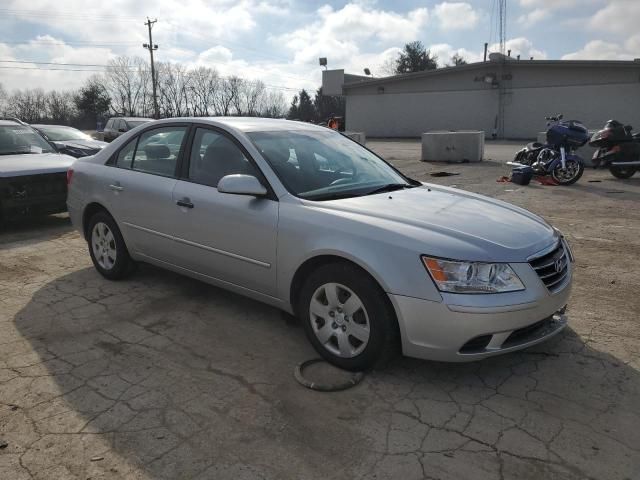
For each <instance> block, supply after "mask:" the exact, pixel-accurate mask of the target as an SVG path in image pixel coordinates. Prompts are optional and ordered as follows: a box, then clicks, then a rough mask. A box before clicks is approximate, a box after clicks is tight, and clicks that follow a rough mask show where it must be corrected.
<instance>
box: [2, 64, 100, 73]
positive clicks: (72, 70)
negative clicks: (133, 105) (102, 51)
mask: <svg viewBox="0 0 640 480" xmlns="http://www.w3.org/2000/svg"><path fill="white" fill-rule="evenodd" d="M0 68H2V69H5V70H50V71H56V70H57V71H60V72H102V73H104V70H95V69H90V68H87V69H84V68H82V69H81V68H47V67H43V68H39V67H34V68H31V67H8V66H4V65H0Z"/></svg>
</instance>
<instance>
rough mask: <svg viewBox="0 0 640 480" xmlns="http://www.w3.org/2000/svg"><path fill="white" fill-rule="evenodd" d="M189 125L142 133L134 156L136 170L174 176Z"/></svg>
mask: <svg viewBox="0 0 640 480" xmlns="http://www.w3.org/2000/svg"><path fill="white" fill-rule="evenodd" d="M186 132H187V127H165V128H157V129H154V130H149V131H147V132H145V133H143V134H142V135H140V137H139V140H138V146H137V148H136V150H135V154H134V156H133V166H132V168H133V169H134V170H138V171H140V172H147V173H153V174H156V175H162V176H165V177H172V176H174V174H175V171H176V164H177V162H178V154H179V153H180V149H181V147H182V141H183V139H184V136H185V134H186Z"/></svg>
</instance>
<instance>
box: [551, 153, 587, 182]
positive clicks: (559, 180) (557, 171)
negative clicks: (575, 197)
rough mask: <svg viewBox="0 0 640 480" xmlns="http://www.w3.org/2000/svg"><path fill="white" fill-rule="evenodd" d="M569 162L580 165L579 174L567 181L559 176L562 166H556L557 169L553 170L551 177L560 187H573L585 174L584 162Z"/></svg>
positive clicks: (568, 160)
mask: <svg viewBox="0 0 640 480" xmlns="http://www.w3.org/2000/svg"><path fill="white" fill-rule="evenodd" d="M566 161H567V162H576V163H577V165H578V171H577V173H576V174H575V175H574V176H573V177H571V178H569V179H566V178H564V177H562V176H560V175H559V172H560V170H561V169H562V167H561V165H560V164H558V166H556V168H554V169H553V171H552V172H551V177H552V178H553V179H554V180H555V181H556V182H557V183H558V184H559V185H565V186H566V185H573V184H574V183H576V182H577V181H578V180H580V177H582V174H583V173H584V163H583V162H579V161H577V160H570V159H567V160H566Z"/></svg>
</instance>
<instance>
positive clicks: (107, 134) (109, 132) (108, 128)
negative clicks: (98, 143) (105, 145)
mask: <svg viewBox="0 0 640 480" xmlns="http://www.w3.org/2000/svg"><path fill="white" fill-rule="evenodd" d="M114 123H115V120H114V119H113V118H110V119H109V120H108V121H107V124H106V125H105V127H104V130H103V132H102V135H103V138H104V141H105V142H110V141H112V140H113V125H114Z"/></svg>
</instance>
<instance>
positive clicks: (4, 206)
mask: <svg viewBox="0 0 640 480" xmlns="http://www.w3.org/2000/svg"><path fill="white" fill-rule="evenodd" d="M74 161H75V159H74V158H73V157H70V156H69V155H63V154H60V153H58V152H57V151H56V149H55V148H54V147H53V145H52V144H50V143H49V142H47V140H45V138H44V137H43V136H42V135H41V134H40V133H39V132H38V131H37V130H35V129H34V128H32V127H31V126H29V125H27V124H24V123H22V122H20V121H19V120H0V224H2V223H3V222H4V221H5V220H9V219H13V218H17V217H22V216H26V215H36V214H41V215H46V214H51V213H60V212H65V211H66V210H67V205H66V200H67V170H68V169H69V167H70V166H71V164H72V163H73V162H74Z"/></svg>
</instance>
